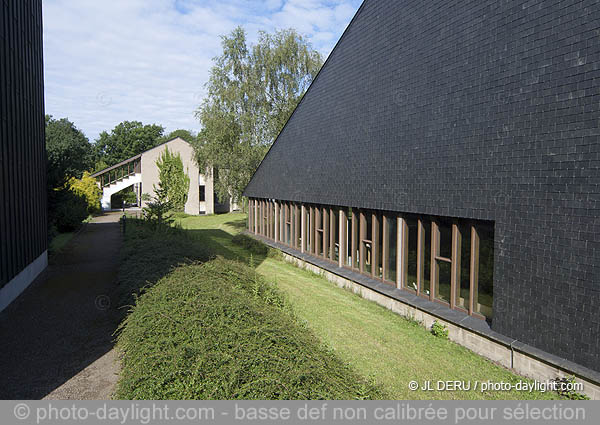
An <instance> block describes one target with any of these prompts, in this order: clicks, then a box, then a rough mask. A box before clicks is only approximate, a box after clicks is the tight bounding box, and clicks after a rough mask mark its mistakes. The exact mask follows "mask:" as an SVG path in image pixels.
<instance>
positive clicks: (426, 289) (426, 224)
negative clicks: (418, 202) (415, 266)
mask: <svg viewBox="0 0 600 425" xmlns="http://www.w3.org/2000/svg"><path fill="white" fill-rule="evenodd" d="M423 228H424V230H425V235H424V236H425V238H424V239H425V247H424V248H425V249H424V250H423V251H424V252H425V255H424V256H423V262H424V267H423V269H424V273H423V282H422V287H421V293H422V294H423V295H429V294H430V290H431V285H430V282H429V276H430V271H431V222H430V221H429V220H423Z"/></svg>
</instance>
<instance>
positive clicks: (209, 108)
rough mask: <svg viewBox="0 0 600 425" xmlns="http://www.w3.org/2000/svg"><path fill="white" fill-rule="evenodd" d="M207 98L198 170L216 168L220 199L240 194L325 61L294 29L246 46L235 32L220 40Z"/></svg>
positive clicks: (201, 113)
mask: <svg viewBox="0 0 600 425" xmlns="http://www.w3.org/2000/svg"><path fill="white" fill-rule="evenodd" d="M222 46H223V53H222V55H221V56H219V57H217V58H215V65H214V66H213V68H212V70H211V73H210V78H209V81H208V83H207V86H206V87H207V90H208V96H207V98H206V99H205V100H204V101H203V103H202V105H201V106H200V107H199V108H198V110H197V111H196V117H197V118H198V119H199V120H200V122H201V123H202V126H203V130H202V132H201V133H200V134H199V135H198V138H197V141H196V143H195V150H196V160H197V162H198V165H199V166H200V169H218V170H219V178H218V179H216V181H215V190H216V192H217V195H218V196H219V199H221V200H224V199H228V198H229V196H231V197H233V200H234V201H235V202H237V201H239V199H240V198H241V195H242V191H243V190H244V188H245V187H246V185H247V184H248V182H249V181H250V178H251V177H252V174H253V173H254V171H255V170H256V168H257V167H258V165H259V164H260V162H261V161H262V159H263V158H264V155H265V154H266V152H267V150H268V149H269V147H270V146H271V144H272V143H273V141H274V140H275V138H276V137H277V135H278V134H279V132H280V131H281V130H282V128H283V126H284V125H285V123H286V122H287V120H288V119H289V117H290V115H291V113H292V112H293V110H294V108H295V107H296V106H297V104H298V102H299V101H300V99H301V98H302V96H303V95H304V93H305V92H306V90H307V89H308V87H309V85H310V84H311V83H312V81H313V79H314V78H315V76H316V75H317V73H318V71H319V69H320V68H321V65H322V63H323V60H322V58H321V55H320V54H319V53H318V52H317V51H315V50H313V49H312V47H311V46H310V44H309V43H308V42H307V41H306V40H305V39H304V38H303V37H302V36H300V35H299V34H298V33H297V32H296V31H294V30H291V29H289V30H282V31H278V32H276V33H275V34H272V35H270V34H267V33H265V32H261V33H260V34H259V40H258V43H257V44H256V45H255V46H251V47H248V46H247V43H246V33H245V31H244V30H243V29H242V28H241V27H238V28H236V29H235V30H234V31H233V32H232V33H231V34H230V35H229V36H224V37H222Z"/></svg>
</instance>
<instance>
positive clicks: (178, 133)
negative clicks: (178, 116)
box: [162, 129, 196, 143]
mask: <svg viewBox="0 0 600 425" xmlns="http://www.w3.org/2000/svg"><path fill="white" fill-rule="evenodd" d="M176 137H181V138H182V139H183V140H185V141H186V142H188V143H193V142H194V141H196V136H195V135H194V133H193V132H191V131H189V130H183V129H179V130H174V131H172V132H170V133H169V134H168V135H166V136H164V137H163V138H162V141H163V142H168V141H169V140H173V139H175V138H176Z"/></svg>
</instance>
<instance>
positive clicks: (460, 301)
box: [454, 224, 471, 312]
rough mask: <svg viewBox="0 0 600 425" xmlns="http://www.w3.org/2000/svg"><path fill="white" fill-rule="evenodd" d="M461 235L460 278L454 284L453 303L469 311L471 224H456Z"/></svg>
mask: <svg viewBox="0 0 600 425" xmlns="http://www.w3.org/2000/svg"><path fill="white" fill-rule="evenodd" d="M458 231H459V232H460V235H461V244H460V263H459V265H458V267H459V268H460V279H459V283H458V284H457V286H456V294H455V298H454V299H455V301H454V302H455V305H456V306H457V307H459V308H460V309H463V310H465V311H467V312H468V311H469V309H470V307H469V300H470V293H471V272H470V270H471V226H470V225H466V224H461V225H459V226H458Z"/></svg>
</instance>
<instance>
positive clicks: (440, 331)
mask: <svg viewBox="0 0 600 425" xmlns="http://www.w3.org/2000/svg"><path fill="white" fill-rule="evenodd" d="M431 333H432V334H433V335H435V336H437V337H440V338H444V339H447V338H448V328H447V327H446V326H444V325H443V324H442V323H440V322H438V321H437V320H436V321H435V322H433V324H432V325H431Z"/></svg>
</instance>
